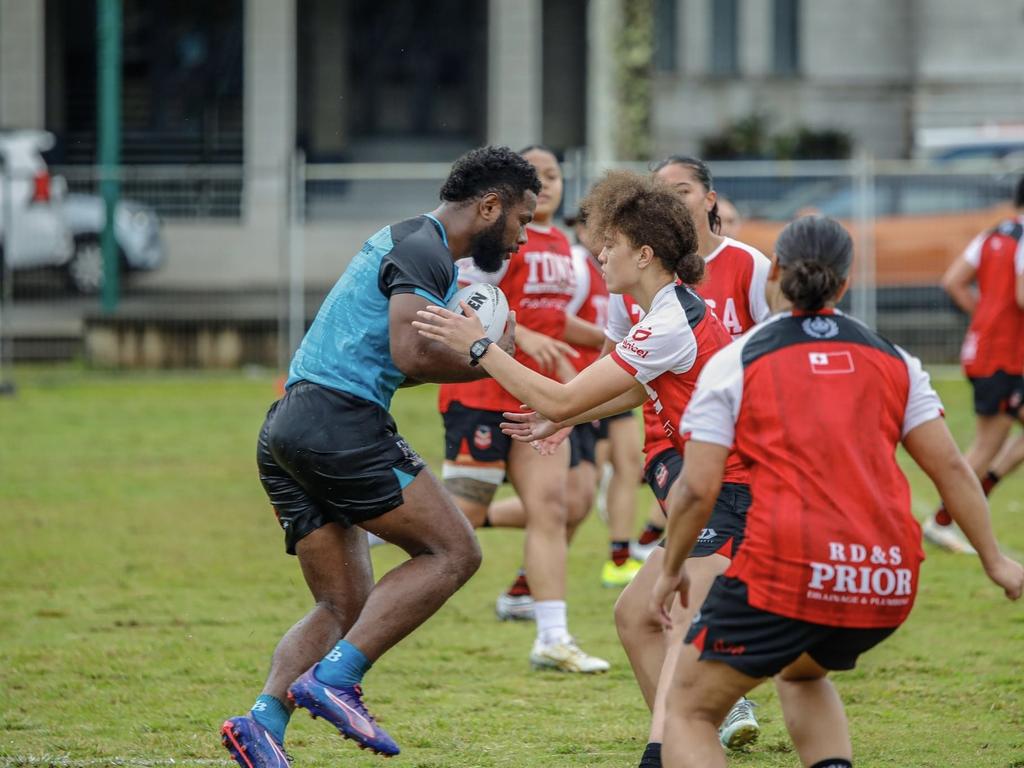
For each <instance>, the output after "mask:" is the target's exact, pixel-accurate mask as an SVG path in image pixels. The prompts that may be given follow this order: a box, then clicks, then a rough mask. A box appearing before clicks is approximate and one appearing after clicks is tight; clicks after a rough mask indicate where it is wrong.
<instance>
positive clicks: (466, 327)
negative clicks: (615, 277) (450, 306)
mask: <svg viewBox="0 0 1024 768" xmlns="http://www.w3.org/2000/svg"><path fill="white" fill-rule="evenodd" d="M463 311H464V312H465V313H466V314H465V315H456V314H455V313H454V312H449V311H448V310H447V309H444V308H443V307H437V306H430V307H427V308H425V309H424V310H421V311H420V312H419V313H418V314H419V319H418V320H416V321H415V322H414V323H413V325H414V326H415V327H416V329H417V330H418V331H419V333H420V334H421V335H423V336H424V337H426V338H428V339H431V340H432V341H437V342H443V343H444V344H446V345H448V346H449V347H451V348H452V349H454V350H456V352H457V353H459V354H463V355H467V356H468V354H469V347H470V345H471V344H472V343H473V341H475V340H476V339H479V338H480V337H481V336H482V335H483V327H482V326H481V325H480V321H479V319H478V318H477V316H476V313H475V312H473V310H472V309H471V308H469V307H467V306H465V305H464V306H463ZM480 365H481V366H482V367H483V368H485V369H486V370H487V372H488V373H489V374H491V376H493V377H494V378H495V379H496V380H497V381H498V383H500V384H501V386H502V387H504V388H505V389H506V390H507V391H508V392H509V393H510V394H512V395H514V396H515V397H517V398H519V399H520V400H521V401H522V402H524V403H526V404H527V405H528V406H529V407H530V408H532V409H533V410H535V411H537V412H538V413H540V414H543V415H544V416H545V417H546V418H548V419H550V420H551V421H556V422H562V421H567V420H569V419H571V418H574V417H575V416H578V415H579V414H582V413H585V412H587V411H589V410H591V409H593V408H596V407H597V406H599V405H602V404H604V403H606V402H608V401H609V400H613V399H615V398H616V397H618V396H619V395H621V394H623V393H624V392H627V391H629V390H630V389H632V388H633V386H634V385H635V384H636V380H635V379H634V378H633V377H632V376H630V375H629V374H628V373H626V372H625V371H624V370H622V368H620V367H619V366H618V365H616V363H615V362H614V361H613V360H610V359H608V358H603V359H601V360H598V361H597V362H596V363H594V364H593V365H591V366H588V367H587V368H585V369H584V370H583V371H581V372H580V373H579V375H578V376H576V378H574V379H573V380H572V381H570V382H569V383H567V384H562V383H560V382H557V381H554V380H552V379H549V378H547V377H545V376H543V375H541V374H539V373H537V372H536V371H531V370H530V369H529V368H527V367H526V366H524V365H522V364H520V363H519V362H518V361H516V359H515V358H513V357H512V356H511V355H509V354H507V353H505V352H504V351H503V350H501V349H498V348H496V345H494V344H492V345H491V346H490V347H488V349H487V352H486V353H485V354H484V356H483V357H482V358H481V360H480Z"/></svg>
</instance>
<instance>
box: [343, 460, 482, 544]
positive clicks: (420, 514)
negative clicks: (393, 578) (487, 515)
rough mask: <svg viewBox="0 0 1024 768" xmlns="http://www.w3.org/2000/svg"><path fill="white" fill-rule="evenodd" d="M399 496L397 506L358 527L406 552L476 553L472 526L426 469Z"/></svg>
mask: <svg viewBox="0 0 1024 768" xmlns="http://www.w3.org/2000/svg"><path fill="white" fill-rule="evenodd" d="M402 495H403V502H402V504H401V505H400V506H398V507H396V508H395V509H392V510H391V511H389V512H386V513H384V514H383V515H380V516H378V517H375V518H373V519H372V520H367V521H365V522H364V523H362V524H361V525H362V527H363V528H365V529H366V530H368V531H369V532H370V533H374V534H376V535H377V536H380V537H381V538H382V539H384V540H385V541H389V542H391V543H392V544H396V545H397V546H399V547H401V548H402V549H404V550H405V551H406V552H408V553H409V554H410V555H417V554H422V553H423V552H431V553H434V554H439V553H462V554H470V555H471V554H472V553H473V552H476V553H479V548H478V546H477V542H476V535H475V534H474V533H473V529H472V527H471V526H470V524H469V522H468V521H467V520H466V518H465V516H464V515H463V514H462V512H461V511H460V510H459V508H458V506H456V504H455V502H454V500H453V499H452V497H451V496H450V495H449V493H448V492H447V491H446V490H445V489H444V487H443V486H442V485H441V483H440V482H439V481H438V480H437V478H436V477H434V475H433V473H432V472H431V471H430V470H429V469H424V470H423V471H421V472H420V473H419V474H418V475H417V476H416V479H415V480H413V481H412V483H410V484H409V485H408V486H406V487H405V488H404V489H403V491H402Z"/></svg>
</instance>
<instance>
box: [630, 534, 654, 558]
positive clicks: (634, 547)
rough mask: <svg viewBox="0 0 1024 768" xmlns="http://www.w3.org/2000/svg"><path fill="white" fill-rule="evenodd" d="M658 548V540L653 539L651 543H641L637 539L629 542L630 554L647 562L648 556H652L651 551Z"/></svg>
mask: <svg viewBox="0 0 1024 768" xmlns="http://www.w3.org/2000/svg"><path fill="white" fill-rule="evenodd" d="M657 548H658V542H656V541H652V542H651V543H650V544H641V543H640V542H639V541H636V540H635V539H634V540H633V541H630V542H629V556H630V557H631V558H633V559H634V560H639V561H640V562H641V563H646V562H647V558H649V557H650V556H651V553H652V552H654V550H656V549H657Z"/></svg>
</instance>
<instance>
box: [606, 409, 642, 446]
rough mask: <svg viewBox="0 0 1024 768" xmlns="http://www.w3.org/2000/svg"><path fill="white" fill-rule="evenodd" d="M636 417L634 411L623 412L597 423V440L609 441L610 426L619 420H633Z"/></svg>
mask: <svg viewBox="0 0 1024 768" xmlns="http://www.w3.org/2000/svg"><path fill="white" fill-rule="evenodd" d="M633 415H634V412H633V411H623V412H622V413H616V414H615V415H614V416H605V417H604V418H603V419H601V420H599V421H598V422H597V439H598V440H607V439H608V425H609V424H610V423H611V422H613V421H618V420H619V419H632V418H633Z"/></svg>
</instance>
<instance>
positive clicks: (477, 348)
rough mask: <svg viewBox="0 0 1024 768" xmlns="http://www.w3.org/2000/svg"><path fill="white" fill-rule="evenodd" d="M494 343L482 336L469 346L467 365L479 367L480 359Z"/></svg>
mask: <svg viewBox="0 0 1024 768" xmlns="http://www.w3.org/2000/svg"><path fill="white" fill-rule="evenodd" d="M493 343H494V342H493V341H491V340H490V339H488V338H487V337H486V336H484V337H483V338H482V339H477V340H476V341H474V342H473V343H472V344H470V345H469V364H470V365H480V358H481V357H483V356H484V353H485V352H486V351H487V348H488V347H489V346H491V344H493Z"/></svg>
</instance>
